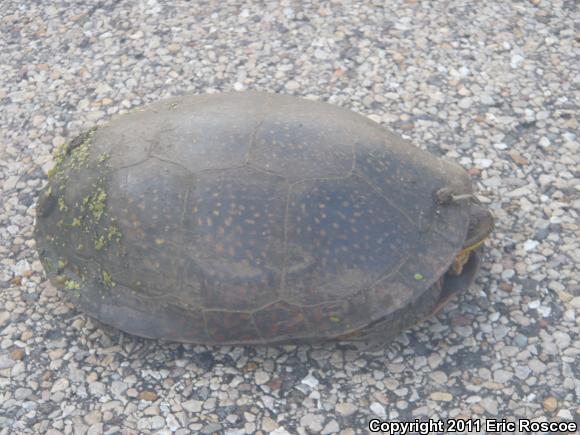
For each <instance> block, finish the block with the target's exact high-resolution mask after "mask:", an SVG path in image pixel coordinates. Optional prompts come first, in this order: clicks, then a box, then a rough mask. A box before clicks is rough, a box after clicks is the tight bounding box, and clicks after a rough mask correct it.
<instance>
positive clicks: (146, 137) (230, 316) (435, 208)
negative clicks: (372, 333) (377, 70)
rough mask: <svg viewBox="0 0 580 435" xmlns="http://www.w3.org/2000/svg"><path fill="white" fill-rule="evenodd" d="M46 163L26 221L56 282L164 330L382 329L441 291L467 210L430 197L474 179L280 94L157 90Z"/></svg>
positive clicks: (92, 307)
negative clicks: (170, 94)
mask: <svg viewBox="0 0 580 435" xmlns="http://www.w3.org/2000/svg"><path fill="white" fill-rule="evenodd" d="M53 172H54V173H53V174H52V175H51V179H50V182H49V184H48V186H47V188H46V189H45V190H44V191H43V193H42V195H41V198H40V200H39V205H38V219H37V227H36V238H37V244H38V247H39V252H40V257H41V260H42V262H43V264H44V266H45V268H46V270H47V272H48V275H49V277H50V278H51V280H52V281H53V283H55V285H58V286H59V287H62V288H64V289H66V291H67V292H69V293H70V295H71V298H72V299H73V301H74V302H75V303H77V304H78V305H79V306H80V307H81V308H82V309H83V310H84V311H86V312H87V313H88V314H90V315H91V316H94V317H96V318H97V319H99V320H101V321H103V322H104V323H108V324H111V325H113V326H116V327H118V328H120V329H123V330H125V331H128V332H131V333H134V334H137V335H142V336H147V337H154V338H165V339H170V340H177V341H186V342H196V343H218V344H219V343H265V342H287V341H308V340H316V339H327V338H337V337H342V336H347V335H348V334H352V333H356V331H359V330H362V329H363V328H365V327H367V326H368V325H369V324H373V323H374V322H381V321H383V320H385V319H386V320H388V322H386V323H384V324H388V325H399V326H397V327H396V330H390V331H389V335H393V334H395V335H396V333H398V332H399V330H400V329H402V328H404V327H406V326H408V325H409V324H411V323H412V322H413V321H414V320H416V317H418V316H419V315H421V316H423V315H424V314H425V312H428V311H429V309H430V308H432V306H433V305H434V304H435V302H436V301H437V298H438V294H435V292H439V291H440V286H438V285H437V283H438V281H439V279H440V278H441V277H442V276H443V275H444V274H445V272H446V271H447V269H448V268H449V265H450V264H451V263H452V261H453V259H454V257H455V255H456V254H457V253H458V251H459V250H460V249H461V247H462V245H463V243H464V240H465V237H466V233H467V228H468V224H469V210H468V207H467V206H466V205H465V204H446V205H443V204H440V203H438V202H437V201H435V199H434V193H435V192H436V191H437V190H438V189H440V188H443V187H446V188H451V189H453V191H454V192H457V193H468V192H471V185H470V182H469V179H468V177H467V175H466V173H465V172H464V171H463V170H462V169H461V168H460V167H458V166H456V165H454V164H451V163H447V162H444V161H442V160H439V159H437V158H435V157H433V156H432V155H430V154H428V153H426V152H424V151H421V150H419V149H418V148H416V147H414V146H412V145H411V144H409V143H408V142H406V141H404V140H403V139H401V138H399V137H398V136H396V135H394V134H393V133H391V132H389V131H388V130H386V129H385V128H383V127H381V126H380V125H378V124H376V123H375V122H373V121H371V120H369V119H367V118H365V117H363V116H360V115H357V114H355V113H353V112H350V111H348V110H345V109H341V108H339V107H335V106H332V105H328V104H324V103H319V102H312V101H307V100H303V99H298V98H293V97H288V96H281V95H273V94H263V93H230V94H218V95H205V96H185V97H180V98H174V99H171V100H167V101H162V102H159V103H156V104H153V105H151V106H149V107H147V108H145V109H143V110H139V111H135V112H133V113H130V114H127V115H124V116H121V117H119V118H118V119H117V120H115V121H113V122H112V123H110V124H108V125H106V126H102V127H99V128H98V129H96V130H92V131H90V132H88V133H86V134H84V135H81V136H80V137H79V138H77V139H75V140H74V141H73V142H71V144H70V145H69V146H68V147H65V149H63V150H61V153H60V155H59V157H58V158H57V166H56V168H55V170H54V171H53ZM430 292H431V293H433V295H431V294H430ZM413 304H417V305H420V306H415V305H413ZM414 313H417V314H416V315H415V314H414ZM401 316H405V321H400V320H402V319H399V318H398V317H401ZM407 318H408V320H407ZM393 319H394V320H395V321H394V322H393V321H392V320H393ZM390 328H391V329H392V328H394V327H393V326H390Z"/></svg>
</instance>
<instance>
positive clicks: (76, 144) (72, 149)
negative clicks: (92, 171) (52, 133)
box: [48, 127, 97, 179]
mask: <svg viewBox="0 0 580 435" xmlns="http://www.w3.org/2000/svg"><path fill="white" fill-rule="evenodd" d="M96 131H97V127H93V128H91V129H90V130H88V131H86V132H85V133H82V134H80V135H78V136H77V137H75V138H74V139H73V140H72V141H70V143H65V144H63V145H61V146H59V147H58V148H57V149H56V151H55V153H54V166H53V167H52V169H50V170H49V171H48V178H49V179H52V178H55V177H58V176H64V172H65V170H66V167H67V166H68V167H70V168H72V169H76V170H78V169H81V168H83V167H87V165H88V163H89V157H90V148H91V145H92V143H93V136H94V135H95V132H96ZM69 156H70V159H68V158H67V157H69ZM65 162H66V165H65Z"/></svg>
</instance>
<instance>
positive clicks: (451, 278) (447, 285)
mask: <svg viewBox="0 0 580 435" xmlns="http://www.w3.org/2000/svg"><path fill="white" fill-rule="evenodd" d="M480 263H481V258H480V256H479V253H478V252H477V251H473V252H471V254H470V255H469V259H468V260H467V262H466V263H465V264H464V265H463V267H462V270H461V274H460V275H455V274H454V273H447V274H446V275H445V277H444V278H443V289H442V291H441V294H440V296H439V300H438V301H437V303H436V304H435V306H434V308H433V311H431V313H430V314H429V317H430V316H433V315H435V314H437V313H438V312H439V311H441V309H442V308H443V307H444V306H445V305H447V303H448V302H449V301H450V300H451V299H453V298H454V297H455V296H457V295H458V294H459V293H461V292H462V291H464V290H467V289H468V288H469V287H470V286H471V284H473V281H475V276H476V275H477V272H478V270H479V265H480Z"/></svg>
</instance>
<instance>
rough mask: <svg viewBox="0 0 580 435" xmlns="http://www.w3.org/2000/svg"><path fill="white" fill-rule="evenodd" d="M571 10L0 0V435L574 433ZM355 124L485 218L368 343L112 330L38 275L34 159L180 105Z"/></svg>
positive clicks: (526, 3)
mask: <svg viewBox="0 0 580 435" xmlns="http://www.w3.org/2000/svg"><path fill="white" fill-rule="evenodd" d="M578 22H580V13H579V6H578V2H576V1H574V0H519V1H500V0H487V1H473V0H469V1H468V0H447V1H443V0H434V1H428V0H393V1H358V2H357V1H347V0H333V1H320V2H316V1H310V0H305V1H288V0H285V1H280V2H272V1H266V2H255V1H235V0H222V1H210V0H198V1H195V0H192V1H179V0H176V1H160V0H144V1H134V0H99V1H90V2H89V1H78V0H69V1H63V0H55V1H50V2H38V1H32V0H18V1H16V0H2V1H1V2H0V186H1V187H0V204H1V208H0V434H2V435H4V434H13V433H14V434H20V433H34V434H50V435H56V434H72V433H74V434H118V433H122V434H137V433H156V434H172V433H175V434H188V433H203V434H210V433H224V434H229V435H235V434H246V433H249V434H250V433H256V434H275V435H283V434H310V433H322V434H334V433H338V434H342V435H348V434H358V433H367V432H368V429H367V427H368V426H367V425H368V421H369V420H370V419H371V418H379V419H383V420H389V421H409V420H414V419H416V418H418V419H427V418H432V419H435V420H444V419H448V418H473V419H478V420H485V419H494V418H495V419H501V418H506V419H522V418H528V419H533V420H535V421H576V422H578V421H580V400H579V397H580V364H579V363H580V339H579V330H580V327H579V326H580V317H579V315H578V314H579V312H580V282H579V280H580V271H579V264H580V240H579V237H578V236H579V234H580V228H579V226H580V220H579V214H580V152H579V149H580V146H579V138H578V131H579V129H578V125H579V124H578V113H579V110H578V101H579V97H580V93H579V88H580V87H579V84H580V62H579V61H578V59H579V54H580V33H578V32H579V31H580V30H579V29H578V28H576V29H575V28H574V24H575V23H576V24H577V23H578ZM231 90H263V91H271V92H279V93H285V94H292V95H297V96H305V97H307V98H311V99H319V100H323V101H328V102H330V103H333V104H336V105H339V106H343V107H346V108H349V109H352V110H354V111H356V112H359V113H362V114H364V115H367V116H369V117H370V118H372V119H373V120H375V121H377V122H380V123H382V124H384V125H386V126H388V127H389V128H391V129H392V130H394V131H396V132H397V133H399V134H401V135H403V136H404V137H406V138H408V139H409V140H411V141H412V142H413V143H414V144H416V145H418V146H420V147H422V148H424V149H427V150H429V151H431V152H433V153H435V154H436V155H438V156H441V157H443V158H446V159H450V160H452V161H456V162H458V163H460V164H461V165H462V166H463V167H465V168H466V169H467V170H468V172H469V174H470V175H471V177H472V179H473V182H474V184H475V185H476V187H477V189H478V192H479V198H480V199H481V201H482V202H484V203H485V204H486V205H488V206H489V208H490V209H491V210H492V211H493V213H494V215H495V217H496V220H497V227H496V230H495V231H494V233H493V235H492V238H491V240H490V241H489V242H487V249H486V251H485V257H484V262H483V267H482V270H481V272H480V275H479V277H478V279H477V282H476V284H475V285H474V286H473V287H472V288H471V289H470V290H469V291H467V292H465V293H464V294H462V295H461V296H460V297H459V298H458V299H456V300H455V301H453V302H452V303H451V304H450V305H448V306H447V307H446V308H445V309H444V310H443V311H442V312H441V313H439V314H438V315H437V317H436V318H434V319H431V320H429V321H427V322H425V323H423V324H421V325H419V326H417V327H415V328H414V329H412V330H411V331H409V332H407V333H405V334H403V335H401V336H400V337H399V338H398V339H397V341H396V342H395V343H394V344H393V345H392V346H389V347H387V348H385V349H382V350H380V351H377V352H375V353H372V354H360V353H358V352H356V351H354V350H349V349H344V348H342V347H340V346H336V345H332V344H328V345H320V346H283V347H258V348H249V347H248V348H244V347H231V346H230V347H223V348H211V347H204V346H192V345H181V344H175V343H165V342H157V341H150V340H145V339H140V338H135V337H131V336H128V335H126V334H122V333H119V332H118V331H115V330H110V329H108V328H105V327H103V326H101V325H98V324H97V323H96V322H94V321H92V320H90V319H89V318H88V317H86V316H85V315H83V314H82V313H81V312H79V311H78V310H77V309H76V308H75V307H74V306H73V305H72V304H70V303H68V302H66V300H65V298H64V297H63V295H62V294H60V293H59V292H58V291H57V290H56V289H55V288H54V287H53V286H51V285H50V284H49V283H48V282H47V280H46V278H45V275H44V272H43V270H42V267H41V265H40V262H39V260H38V256H37V254H36V250H35V243H34V240H33V238H32V228H33V224H34V219H35V202H36V199H37V192H38V191H39V189H40V188H41V187H42V186H43V184H44V183H45V182H46V175H47V172H48V170H49V169H50V168H51V167H52V166H53V165H54V159H53V157H52V152H53V151H54V149H55V148H56V147H57V146H59V145H62V144H63V143H65V142H66V141H68V140H70V139H71V138H73V137H74V136H76V135H77V134H79V133H81V132H82V131H85V130H87V129H89V128H91V127H93V126H95V125H98V124H99V123H104V122H106V121H107V120H109V119H111V118H112V117H114V116H115V115H117V114H119V113H123V112H127V111H130V110H131V109H133V108H136V107H139V106H141V105H143V104H146V103H149V102H153V101H157V100H159V99H161V98H165V97H170V96H175V95H181V94H183V93H184V92H195V93H206V92H220V91H231Z"/></svg>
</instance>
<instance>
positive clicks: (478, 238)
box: [451, 197, 494, 275]
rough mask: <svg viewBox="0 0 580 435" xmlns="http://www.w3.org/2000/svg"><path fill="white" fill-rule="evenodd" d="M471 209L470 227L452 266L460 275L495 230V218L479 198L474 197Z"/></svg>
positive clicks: (452, 269)
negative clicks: (475, 252) (468, 261)
mask: <svg viewBox="0 0 580 435" xmlns="http://www.w3.org/2000/svg"><path fill="white" fill-rule="evenodd" d="M470 202H471V204H470V211H469V227H468V229H467V237H466V238H465V243H464V244H463V248H462V249H461V251H460V252H459V254H457V256H456V257H455V262H454V263H453V265H452V267H451V271H452V272H453V273H454V274H457V275H460V274H461V271H462V269H463V266H464V265H465V263H467V260H469V256H470V255H471V253H472V252H473V251H475V250H476V249H477V248H479V247H480V246H481V245H483V242H485V240H486V239H487V238H488V236H489V234H490V233H491V231H492V230H493V227H494V220H493V215H492V214H491V213H490V211H489V210H488V209H487V208H485V207H484V206H483V205H481V203H480V202H479V200H477V198H475V197H472V198H471V201H470Z"/></svg>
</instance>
